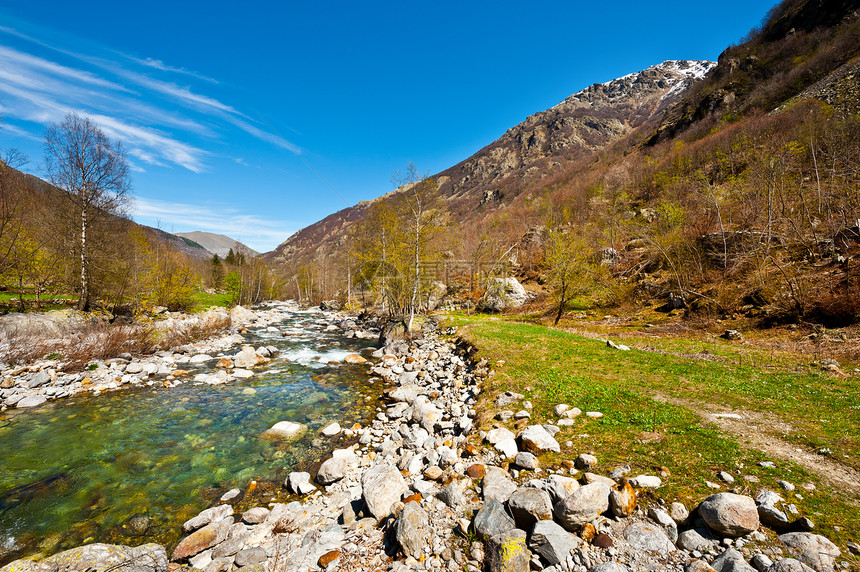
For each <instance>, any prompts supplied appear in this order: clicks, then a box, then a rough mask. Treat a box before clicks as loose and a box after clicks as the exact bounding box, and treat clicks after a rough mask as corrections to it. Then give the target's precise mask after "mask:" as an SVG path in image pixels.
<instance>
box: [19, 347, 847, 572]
mask: <svg viewBox="0 0 860 572" xmlns="http://www.w3.org/2000/svg"><path fill="white" fill-rule="evenodd" d="M388 349H389V350H391V351H392V353H386V352H385V351H384V350H383V351H377V352H375V354H376V356H375V357H377V359H378V361H373V362H371V363H370V364H369V365H370V370H371V372H372V373H373V374H374V375H375V376H378V377H380V378H382V379H383V380H384V382H385V383H386V384H387V386H388V387H387V389H386V390H384V392H383V394H384V397H385V402H384V405H383V406H380V407H379V410H378V412H377V415H376V418H375V419H374V420H373V422H372V423H371V424H370V425H369V426H366V427H356V428H355V429H354V435H355V436H358V443H353V444H349V443H348V441H345V442H344V446H343V447H341V448H338V449H336V450H335V451H334V452H333V454H332V455H331V458H329V459H327V460H326V461H324V462H323V463H322V465H320V466H319V468H318V469H317V470H316V474H312V473H311V472H296V473H293V474H290V475H289V476H288V477H287V478H286V480H285V482H284V486H285V487H286V488H288V489H290V490H292V491H293V492H295V493H296V494H299V495H301V496H302V497H303V498H302V500H301V501H298V500H297V501H292V502H289V503H279V502H273V503H262V504H260V505H259V506H254V507H251V508H249V509H247V510H244V509H243V510H239V508H238V507H239V506H240V502H241V498H242V494H243V491H236V496H234V497H232V498H231V497H230V496H229V495H227V496H225V497H222V500H221V502H220V503H216V504H215V506H213V507H212V508H210V509H207V510H205V511H203V512H202V513H201V514H200V515H198V516H197V517H195V518H192V519H189V520H188V521H186V523H185V524H184V525H183V530H184V531H185V532H186V533H188V535H187V536H186V537H185V538H184V539H183V540H182V541H180V542H179V544H178V545H176V547H175V548H173V549H172V550H171V554H170V558H168V552H167V550H166V549H165V548H164V547H159V546H149V547H147V548H146V549H145V551H146V554H147V557H146V558H145V559H141V558H140V555H139V554H138V555H137V556H134V557H132V556H128V557H124V558H121V559H120V562H126V563H127V564H129V565H135V566H141V567H143V568H146V569H147V570H153V571H159V572H162V571H164V570H167V569H168V568H170V569H179V568H181V567H186V568H188V569H191V568H195V569H202V570H205V571H206V572H226V571H228V570H247V571H248V572H254V571H259V572H263V571H267V572H272V571H275V570H278V571H280V570H284V571H293V570H295V571H299V570H301V571H302V572H304V570H308V569H311V570H317V569H325V570H328V571H333V570H375V569H388V570H401V569H404V567H406V568H408V569H412V570H440V571H441V570H449V571H450V572H454V571H455V570H463V569H465V570H467V571H468V572H478V571H480V570H481V569H482V568H486V569H489V570H492V571H499V572H501V571H505V572H525V571H526V570H529V569H530V568H531V569H544V570H547V569H549V570H553V571H557V572H561V571H586V570H592V571H595V572H610V571H612V572H614V571H624V570H702V571H707V570H711V569H714V570H717V571H720V572H721V571H723V570H743V571H748V570H760V571H761V570H768V569H770V570H773V571H778V570H806V569H807V568H805V566H809V567H811V568H812V569H815V570H819V571H823V570H833V569H834V567H840V568H846V567H847V566H849V565H850V564H849V563H848V562H847V561H844V560H838V557H839V556H840V554H841V552H840V551H839V549H838V548H836V547H835V546H833V545H832V543H830V542H829V541H828V540H827V539H826V538H824V537H823V536H820V535H817V534H814V533H811V532H810V529H812V528H814V526H815V524H814V523H813V522H812V521H811V520H809V519H801V518H794V519H793V520H791V519H790V518H789V516H788V515H787V514H786V512H785V511H786V510H787V509H786V507H787V506H788V505H787V504H784V503H786V502H787V501H785V500H784V498H785V497H784V495H786V492H784V491H778V492H777V491H774V490H769V489H767V488H766V487H763V488H762V489H761V490H759V491H758V492H756V493H755V494H754V496H752V495H747V494H745V492H746V491H745V489H743V488H737V487H734V488H731V489H730V491H731V490H734V491H736V492H718V493H715V494H714V495H711V496H708V497H706V498H705V497H701V498H697V499H695V500H689V501H686V502H679V501H675V502H672V503H668V502H666V501H665V500H663V499H662V497H661V495H660V492H659V491H660V490H661V489H662V488H663V487H664V486H665V483H666V480H667V479H669V481H671V480H672V478H671V476H670V475H669V473H668V472H663V471H662V470H661V471H659V472H654V473H643V474H639V475H635V476H634V475H633V474H632V473H631V468H630V467H624V466H613V465H612V464H607V463H605V462H604V461H603V459H602V458H601V455H600V452H598V453H596V454H590V453H589V452H583V451H579V452H577V451H576V448H575V447H574V444H573V441H565V442H563V443H561V442H559V441H557V440H556V437H557V436H558V437H560V436H561V433H560V432H561V431H569V430H570V428H571V427H572V426H576V430H578V431H590V430H589V427H591V428H592V430H596V429H597V427H599V423H600V419H601V418H602V417H603V415H602V411H600V410H591V411H588V410H586V411H585V412H583V411H581V410H580V409H579V408H577V407H576V403H571V404H565V403H558V404H556V405H557V407H554V408H553V409H552V413H549V412H540V413H539V412H537V411H535V410H534V409H533V407H532V404H531V403H529V400H528V399H526V398H525V396H524V395H522V394H517V393H515V392H511V391H507V392H504V391H498V390H494V391H493V392H492V395H490V396H487V395H486V394H484V393H483V388H484V385H485V384H486V383H487V380H491V379H493V378H492V374H491V372H490V370H489V367H488V364H487V362H486V361H478V360H475V359H474V355H475V352H476V348H474V347H473V346H471V345H470V344H468V343H459V344H455V343H453V342H451V341H448V340H446V339H444V338H440V337H437V336H435V335H433V334H430V335H428V336H426V337H425V339H423V340H420V341H414V342H412V343H406V344H396V345H392V346H389V348H388ZM583 409H584V408H583ZM494 418H495V419H494ZM476 420H480V425H479V426H478V427H476ZM285 421H288V420H285ZM514 421H516V423H515V427H514V430H511V429H509V428H508V426H509V424H510V423H511V422H514ZM323 431H327V432H329V433H332V432H333V433H334V434H335V435H339V434H340V427H338V426H333V425H330V426H327V427H325V428H323ZM598 470H599V473H598V472H596V471H598ZM728 477H731V475H728ZM726 482H727V481H726ZM728 486H729V487H730V486H731V485H728ZM765 524H767V527H765V526H764V525H765ZM774 531H776V532H777V533H779V536H776V535H775V534H774ZM105 550H106V549H103V548H89V549H85V550H84V551H83V552H78V553H76V554H70V555H67V556H65V557H55V559H51V558H49V559H47V560H46V561H43V565H42V568H41V569H45V570H47V569H50V570H66V569H69V567H68V566H69V565H67V564H64V563H63V562H68V561H74V563H75V565H78V566H80V565H82V563H86V565H87V566H89V567H92V568H94V569H96V570H101V569H105V568H107V567H109V566H112V565H116V564H117V560H116V559H114V560H112V561H110V562H108V561H106V560H104V558H102V557H101V556H99V554H101V553H102V552H104V551H105ZM141 550H142V549H141ZM100 551H101V552H100ZM64 558H65V560H64ZM64 566H65V568H64ZM35 569H40V568H39V567H38V566H36V565H32V564H28V563H26V562H17V563H13V564H11V565H9V566H7V567H6V568H5V569H3V572H7V571H11V570H35Z"/></svg>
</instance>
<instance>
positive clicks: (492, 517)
mask: <svg viewBox="0 0 860 572" xmlns="http://www.w3.org/2000/svg"><path fill="white" fill-rule="evenodd" d="M472 526H473V528H474V529H475V533H476V534H477V535H478V538H480V539H482V540H486V539H488V538H489V537H491V536H495V535H496V534H500V533H502V532H507V531H509V530H513V529H514V528H516V523H515V522H514V519H513V518H511V517H510V515H509V514H508V512H507V511H506V510H505V505H503V504H502V503H501V502H499V501H497V500H490V501H487V502H486V503H484V506H483V507H481V510H479V511H478V514H476V515H475V520H474V522H473V523H472Z"/></svg>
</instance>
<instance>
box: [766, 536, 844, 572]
mask: <svg viewBox="0 0 860 572" xmlns="http://www.w3.org/2000/svg"><path fill="white" fill-rule="evenodd" d="M779 540H780V541H781V542H782V543H783V544H784V545H785V547H786V548H787V549H788V553H789V554H790V555H791V556H793V557H794V558H797V559H798V560H800V561H801V562H803V563H804V564H806V565H807V566H810V567H811V568H813V569H814V570H816V572H831V571H832V570H833V569H834V567H833V565H834V562H835V559H836V558H838V557H839V556H840V555H841V554H842V551H841V550H839V548H838V547H837V546H836V545H835V544H833V543H832V542H830V540H828V539H827V538H825V537H823V536H821V535H820V534H812V533H810V532H789V533H787V534H782V535H780V536H779Z"/></svg>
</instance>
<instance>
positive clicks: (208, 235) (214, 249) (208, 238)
mask: <svg viewBox="0 0 860 572" xmlns="http://www.w3.org/2000/svg"><path fill="white" fill-rule="evenodd" d="M174 235H175V236H178V237H179V238H181V239H183V240H184V241H185V242H186V243H188V242H189V241H190V242H191V244H192V245H193V244H197V245H199V246H202V247H203V248H205V249H206V250H208V251H209V252H210V253H211V254H217V255H218V256H220V257H221V258H224V257H225V256H227V253H228V252H230V250H231V249H232V250H233V252H236V253H239V252H242V253H244V254H245V255H246V256H247V255H250V256H257V255H258V254H259V253H258V252H257V251H255V250H252V249H251V248H249V247H247V246H245V245H244V244H242V243H241V242H239V241H238V240H236V239H233V238H230V237H229V236H224V235H223V234H215V233H212V232H203V231H200V230H195V231H194V232H177V233H174ZM210 257H211V255H210Z"/></svg>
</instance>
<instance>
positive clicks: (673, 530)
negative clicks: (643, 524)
mask: <svg viewBox="0 0 860 572" xmlns="http://www.w3.org/2000/svg"><path fill="white" fill-rule="evenodd" d="M648 517H649V518H651V519H652V520H653V521H654V522H656V523H657V524H659V525H660V527H661V528H662V529H663V531H664V532H665V533H666V536H668V537H669V540H671V541H672V542H675V541H677V540H678V525H677V524H675V521H674V520H672V517H671V516H669V513H668V512H666V511H665V510H663V509H662V508H658V507H654V506H652V507H651V508H649V509H648Z"/></svg>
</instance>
